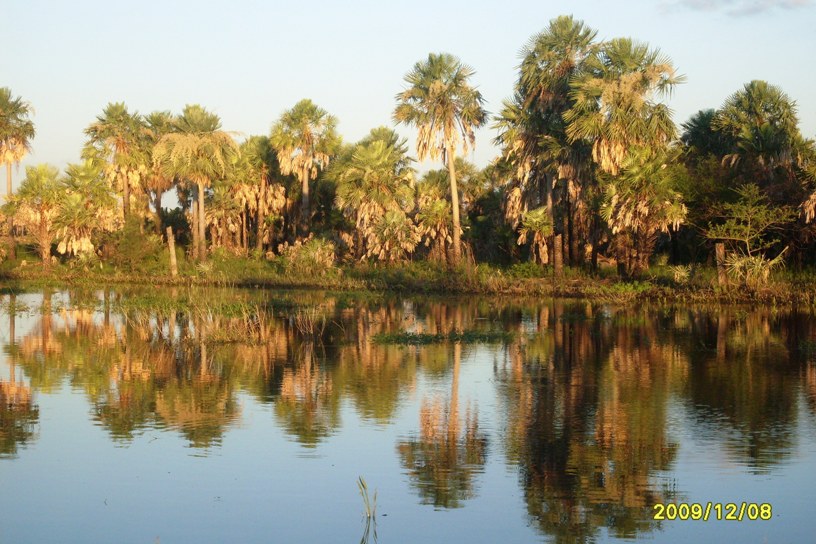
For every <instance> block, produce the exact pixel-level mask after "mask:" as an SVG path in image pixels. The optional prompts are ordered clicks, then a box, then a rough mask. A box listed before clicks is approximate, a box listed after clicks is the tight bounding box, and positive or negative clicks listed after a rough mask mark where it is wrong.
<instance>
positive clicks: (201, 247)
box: [198, 181, 207, 261]
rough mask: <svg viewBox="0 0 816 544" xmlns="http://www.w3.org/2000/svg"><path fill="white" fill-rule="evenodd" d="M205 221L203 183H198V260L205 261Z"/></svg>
mask: <svg viewBox="0 0 816 544" xmlns="http://www.w3.org/2000/svg"><path fill="white" fill-rule="evenodd" d="M206 228H207V219H206V217H205V215H204V183H202V182H201V181H199V182H198V258H199V259H200V260H202V261H205V260H207V231H206Z"/></svg>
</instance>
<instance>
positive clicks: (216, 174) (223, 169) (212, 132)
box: [153, 104, 238, 261]
mask: <svg viewBox="0 0 816 544" xmlns="http://www.w3.org/2000/svg"><path fill="white" fill-rule="evenodd" d="M175 129H176V132H172V133H170V134H166V135H164V136H163V137H162V138H161V140H159V143H157V144H156V147H155V148H154V149H153V161H154V163H155V164H156V165H158V166H160V167H161V168H162V170H163V171H164V172H165V174H166V175H168V176H177V177H178V178H180V179H183V180H188V181H189V182H190V183H192V184H194V185H195V187H196V189H197V192H196V204H197V208H198V209H197V214H196V222H197V225H194V226H193V229H194V232H195V230H197V231H198V235H197V239H198V258H199V260H202V261H203V260H205V259H206V258H207V243H206V224H207V223H206V214H205V213H204V199H205V194H204V189H205V187H209V186H210V185H211V183H212V181H213V180H214V179H215V178H222V177H224V176H225V175H226V173H227V170H228V168H229V167H230V165H231V164H232V163H233V162H234V161H235V159H236V158H237V155H238V145H237V144H236V143H235V141H234V140H233V139H232V136H230V135H229V134H228V133H227V132H224V131H223V130H221V120H220V119H219V118H218V116H217V115H215V114H214V113H210V112H208V111H207V110H205V109H204V108H202V107H201V106H199V105H197V104H196V105H187V106H185V107H184V111H183V112H182V114H181V116H180V117H179V118H178V119H176V122H175Z"/></svg>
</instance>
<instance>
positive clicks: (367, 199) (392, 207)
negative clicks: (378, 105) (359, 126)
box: [329, 127, 416, 260]
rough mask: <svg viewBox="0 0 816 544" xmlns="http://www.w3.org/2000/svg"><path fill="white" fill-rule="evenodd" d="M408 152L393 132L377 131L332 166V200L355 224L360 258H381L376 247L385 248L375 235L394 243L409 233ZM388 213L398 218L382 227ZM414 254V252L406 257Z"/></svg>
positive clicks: (410, 173) (410, 189) (410, 190)
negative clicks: (385, 236) (333, 187)
mask: <svg viewBox="0 0 816 544" xmlns="http://www.w3.org/2000/svg"><path fill="white" fill-rule="evenodd" d="M407 152H408V149H407V145H406V141H405V140H404V139H403V140H400V138H399V136H397V134H396V133H395V132H394V131H393V130H391V129H388V128H385V127H380V128H377V129H374V130H372V131H371V133H370V134H369V135H368V136H367V137H366V138H364V139H363V140H361V141H360V143H358V144H357V145H355V146H354V147H353V148H352V149H351V150H350V151H349V152H348V153H347V155H346V156H345V157H343V158H341V159H340V160H338V161H337V162H336V163H335V164H333V165H332V169H331V170H330V172H329V177H330V179H332V180H333V181H335V182H336V183H337V192H336V197H335V199H336V202H337V206H338V208H340V209H341V210H342V211H343V214H344V215H346V216H347V217H349V218H351V219H352V220H353V221H354V226H355V231H356V233H357V243H356V248H355V249H356V253H357V255H358V256H363V255H365V256H367V257H368V256H372V255H379V254H380V253H381V251H375V250H374V247H375V246H376V247H380V248H381V247H384V245H386V244H384V241H383V240H382V239H381V238H380V236H379V235H378V233H388V234H389V235H390V236H389V238H393V237H394V236H396V233H401V234H405V233H406V232H408V231H411V230H412V229H411V228H409V227H408V223H410V221H409V220H407V217H405V214H406V213H408V212H410V211H411V210H412V209H413V207H414V198H413V196H414V195H413V193H414V192H413V173H414V171H413V168H411V166H410V163H411V162H412V160H411V159H410V158H409V157H408V156H407ZM389 212H396V214H394V213H392V214H391V216H390V220H389V222H388V226H387V227H386V225H385V223H383V220H384V217H385V215H386V214H388V213H389ZM400 213H401V214H402V215H400ZM398 226H399V227H398ZM411 227H412V225H411ZM406 229H407V230H406ZM397 238H399V236H397ZM414 238H415V236H414V235H410V236H407V237H406V238H405V239H404V240H402V241H401V242H400V243H394V244H391V245H390V246H389V247H404V246H406V245H407V244H408V243H410V240H413V239H414ZM414 245H416V244H414ZM412 251H413V248H411V249H410V250H409V251H408V252H409V253H410V252H412ZM385 253H387V254H388V255H389V260H398V259H396V258H393V259H392V258H391V256H393V255H395V254H394V253H392V252H390V251H386V252H385ZM385 253H384V254H385Z"/></svg>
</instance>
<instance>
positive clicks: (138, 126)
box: [83, 102, 145, 220]
mask: <svg viewBox="0 0 816 544" xmlns="http://www.w3.org/2000/svg"><path fill="white" fill-rule="evenodd" d="M85 135H86V136H88V145H87V147H86V148H85V150H84V152H83V155H84V158H103V159H105V160H108V161H110V164H111V167H112V174H113V176H114V178H115V180H116V182H118V184H119V185H120V186H121V188H122V215H123V216H124V218H125V220H127V218H128V216H129V215H130V189H131V187H130V185H131V176H130V174H131V173H133V171H135V170H137V169H138V168H139V166H141V165H143V164H144V163H145V157H144V146H143V145H142V143H143V139H144V137H145V127H144V124H143V120H142V117H141V115H139V114H138V113H137V112H133V113H130V112H129V111H128V109H127V106H126V105H125V103H124V102H112V103H109V104H108V105H107V106H106V107H105V109H104V111H103V112H102V115H99V116H97V118H96V121H95V122H94V123H92V124H91V125H90V126H89V127H88V128H86V129H85Z"/></svg>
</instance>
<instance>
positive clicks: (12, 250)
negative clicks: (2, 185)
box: [6, 162, 17, 259]
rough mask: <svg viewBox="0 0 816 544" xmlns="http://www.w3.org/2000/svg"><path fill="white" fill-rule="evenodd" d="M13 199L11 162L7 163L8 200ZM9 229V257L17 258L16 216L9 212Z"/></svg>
mask: <svg viewBox="0 0 816 544" xmlns="http://www.w3.org/2000/svg"><path fill="white" fill-rule="evenodd" d="M9 200H11V163H10V162H7V163H6V202H8V201H9ZM8 231H9V241H8V258H9V259H16V258H17V244H15V242H14V216H13V215H12V214H9V216H8Z"/></svg>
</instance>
